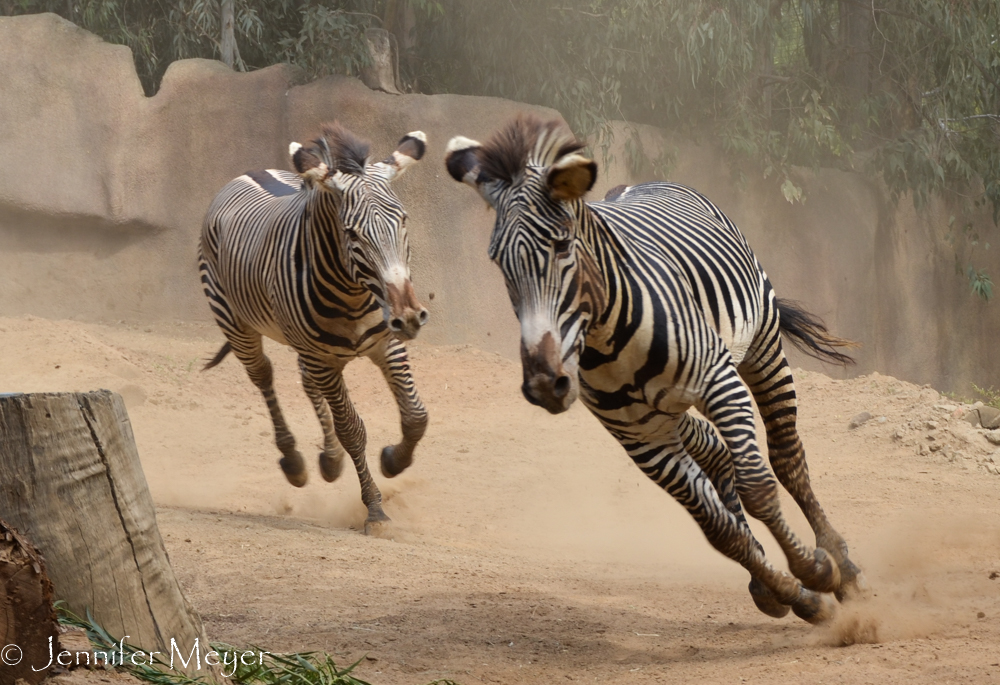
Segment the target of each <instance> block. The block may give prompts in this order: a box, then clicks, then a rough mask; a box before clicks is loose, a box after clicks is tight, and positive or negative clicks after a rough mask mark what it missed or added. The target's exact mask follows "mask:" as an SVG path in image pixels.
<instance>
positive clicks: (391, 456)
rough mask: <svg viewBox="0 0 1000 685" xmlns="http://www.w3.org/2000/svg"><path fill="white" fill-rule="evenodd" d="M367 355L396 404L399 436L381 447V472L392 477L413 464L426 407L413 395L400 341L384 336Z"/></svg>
mask: <svg viewBox="0 0 1000 685" xmlns="http://www.w3.org/2000/svg"><path fill="white" fill-rule="evenodd" d="M370 358H371V360H372V361H373V362H375V364H376V365H377V366H378V367H379V368H380V369H381V370H382V374H383V375H384V376H385V380H386V382H387V383H388V384H389V389H390V390H392V394H393V396H394V397H395V398H396V405H397V406H398V407H399V418H400V424H401V425H402V430H403V439H402V440H401V441H400V442H399V444H397V445H388V446H386V447H384V448H382V460H381V461H382V475H383V476H385V477H386V478H393V477H394V476H398V475H399V474H400V473H402V472H403V471H404V470H405V469H406V468H407V467H408V466H409V465H410V464H412V463H413V450H414V449H416V446H417V442H419V441H420V438H422V437H423V436H424V431H426V430H427V409H425V408H424V403H423V402H421V401H420V397H419V395H417V389H416V386H415V385H414V383H413V375H412V374H411V373H410V362H409V359H408V357H407V354H406V347H405V346H404V345H403V343H401V342H400V341H398V340H396V339H395V338H387V339H386V342H385V343H384V344H383V345H379V346H378V347H377V348H375V350H374V351H373V352H372V354H371V355H370Z"/></svg>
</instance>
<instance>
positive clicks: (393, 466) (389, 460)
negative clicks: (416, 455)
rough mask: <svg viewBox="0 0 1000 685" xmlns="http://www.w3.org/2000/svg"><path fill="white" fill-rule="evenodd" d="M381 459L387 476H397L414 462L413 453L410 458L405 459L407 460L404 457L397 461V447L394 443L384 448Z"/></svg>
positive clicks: (384, 473) (383, 473)
mask: <svg viewBox="0 0 1000 685" xmlns="http://www.w3.org/2000/svg"><path fill="white" fill-rule="evenodd" d="M380 461H381V466H382V475H383V476H385V477H386V478H395V477H396V476H398V475H399V474H401V473H402V472H403V471H405V470H406V469H407V467H409V465H410V464H412V463H413V457H412V455H411V456H410V458H409V459H407V460H405V462H404V460H402V459H400V460H398V461H397V460H396V448H395V447H394V446H392V445H387V446H386V447H383V448H382V456H381V459H380Z"/></svg>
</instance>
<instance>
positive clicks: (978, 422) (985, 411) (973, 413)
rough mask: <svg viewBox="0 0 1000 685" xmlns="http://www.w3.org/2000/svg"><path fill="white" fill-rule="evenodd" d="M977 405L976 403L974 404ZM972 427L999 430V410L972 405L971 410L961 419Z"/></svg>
mask: <svg viewBox="0 0 1000 685" xmlns="http://www.w3.org/2000/svg"><path fill="white" fill-rule="evenodd" d="M976 404H978V402H977V403H976ZM962 419H963V420H965V421H968V422H969V423H970V424H971V425H972V426H974V427H976V426H982V427H983V428H991V429H992V428H1000V409H994V408H993V407H987V406H980V407H977V406H975V405H973V407H972V409H970V410H969V411H968V413H966V415H965V416H963V417H962Z"/></svg>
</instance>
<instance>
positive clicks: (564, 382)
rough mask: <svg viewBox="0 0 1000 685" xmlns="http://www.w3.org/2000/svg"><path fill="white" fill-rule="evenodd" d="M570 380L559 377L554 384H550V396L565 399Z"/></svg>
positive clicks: (565, 377) (567, 377) (566, 377)
mask: <svg viewBox="0 0 1000 685" xmlns="http://www.w3.org/2000/svg"><path fill="white" fill-rule="evenodd" d="M569 386H570V380H569V376H559V378H557V379H556V382H555V383H553V384H552V394H553V395H555V396H556V397H558V398H560V399H562V398H563V397H566V394H567V393H568V392H569Z"/></svg>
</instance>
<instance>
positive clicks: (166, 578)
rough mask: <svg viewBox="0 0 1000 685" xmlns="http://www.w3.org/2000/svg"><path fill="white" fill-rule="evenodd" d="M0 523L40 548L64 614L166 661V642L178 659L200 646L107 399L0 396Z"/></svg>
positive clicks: (118, 404)
mask: <svg viewBox="0 0 1000 685" xmlns="http://www.w3.org/2000/svg"><path fill="white" fill-rule="evenodd" d="M0 518H3V519H5V520H6V521H8V522H9V523H10V524H11V525H13V526H15V527H16V528H17V529H18V530H20V531H21V532H22V533H23V534H24V535H25V536H27V537H28V538H29V539H30V540H32V541H33V542H34V543H35V544H36V545H37V546H38V547H39V549H41V550H42V552H43V554H44V555H45V559H46V561H47V564H48V572H49V576H50V577H51V579H52V583H53V586H54V590H55V597H56V599H61V600H64V601H65V602H66V603H67V605H68V607H69V609H70V610H72V611H73V612H75V613H77V614H78V615H80V616H84V615H85V612H86V611H88V610H89V611H90V612H91V614H92V615H93V617H94V619H95V620H96V621H97V623H98V624H100V625H101V626H103V627H104V629H105V630H107V631H108V632H109V633H110V634H111V635H112V636H115V637H117V638H123V637H125V636H128V638H127V642H129V643H130V644H133V645H135V646H137V647H140V648H142V649H144V650H147V651H150V650H157V651H160V652H162V653H163V654H165V655H170V654H171V640H175V641H176V646H177V648H178V649H179V650H180V653H182V654H183V655H184V658H185V659H186V658H187V657H188V655H189V654H190V652H191V650H192V648H193V647H194V645H195V641H196V640H198V642H199V644H200V648H201V652H202V653H204V652H205V651H207V649H209V647H208V641H207V639H206V638H205V633H204V629H203V627H202V623H201V619H200V618H199V617H198V615H197V614H196V613H194V611H192V609H191V607H190V606H189V604H188V602H187V600H186V599H185V597H184V594H183V592H182V591H181V588H180V586H179V585H178V584H177V580H176V578H175V577H174V573H173V570H172V569H171V567H170V562H169V560H168V558H167V553H166V550H165V549H164V546H163V540H162V539H161V537H160V532H159V529H158V528H157V525H156V513H155V510H154V507H153V500H152V498H151V497H150V494H149V490H148V488H147V485H146V479H145V476H144V475H143V472H142V466H141V465H140V462H139V455H138V452H137V451H136V447H135V440H134V438H133V435H132V427H131V424H130V422H129V418H128V415H127V413H126V411H125V405H124V403H123V402H122V399H121V397H120V396H119V395H117V394H116V393H112V392H110V391H107V390H99V391H96V392H89V393H41V394H12V395H0ZM46 649H47V648H46ZM175 665H179V662H178V661H176V660H175ZM193 668H194V663H192V664H191V666H190V667H189V668H188V669H185V670H190V669H193ZM198 674H199V675H207V673H206V671H205V670H204V664H202V670H201V671H199V672H198Z"/></svg>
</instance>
